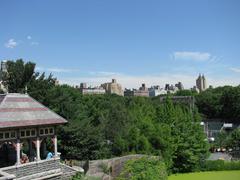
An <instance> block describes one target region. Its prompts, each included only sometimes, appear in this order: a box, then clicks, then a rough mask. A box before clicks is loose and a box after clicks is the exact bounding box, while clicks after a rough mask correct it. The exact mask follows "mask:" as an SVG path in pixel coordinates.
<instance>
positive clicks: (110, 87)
mask: <svg viewBox="0 0 240 180" xmlns="http://www.w3.org/2000/svg"><path fill="white" fill-rule="evenodd" d="M101 87H103V88H104V89H105V90H106V93H108V94H117V95H119V96H123V90H122V86H121V85H120V84H118V83H117V80H116V79H112V82H109V83H104V84H102V85H101Z"/></svg>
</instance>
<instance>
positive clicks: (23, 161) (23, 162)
mask: <svg viewBox="0 0 240 180" xmlns="http://www.w3.org/2000/svg"><path fill="white" fill-rule="evenodd" d="M28 162H29V159H28V156H27V155H26V154H23V155H22V158H21V164H25V163H28Z"/></svg>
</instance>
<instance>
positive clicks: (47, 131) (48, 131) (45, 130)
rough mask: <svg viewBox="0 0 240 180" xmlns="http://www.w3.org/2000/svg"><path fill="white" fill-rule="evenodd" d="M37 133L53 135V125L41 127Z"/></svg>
mask: <svg viewBox="0 0 240 180" xmlns="http://www.w3.org/2000/svg"><path fill="white" fill-rule="evenodd" d="M39 134H40V136H46V135H53V134H54V129H53V127H46V128H41V129H40V130H39Z"/></svg>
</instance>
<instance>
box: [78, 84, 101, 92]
mask: <svg viewBox="0 0 240 180" xmlns="http://www.w3.org/2000/svg"><path fill="white" fill-rule="evenodd" d="M79 89H80V92H81V93H82V94H83V95H86V94H105V93H106V91H105V89H104V88H103V87H87V83H81V84H80V88H79Z"/></svg>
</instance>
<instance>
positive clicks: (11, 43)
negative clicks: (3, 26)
mask: <svg viewBox="0 0 240 180" xmlns="http://www.w3.org/2000/svg"><path fill="white" fill-rule="evenodd" d="M17 45H18V43H17V42H16V41H15V40H14V39H9V40H8V42H6V43H5V47H6V48H15V47H16V46H17Z"/></svg>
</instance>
